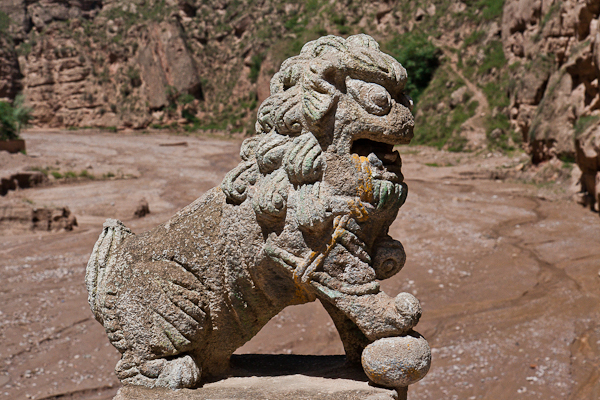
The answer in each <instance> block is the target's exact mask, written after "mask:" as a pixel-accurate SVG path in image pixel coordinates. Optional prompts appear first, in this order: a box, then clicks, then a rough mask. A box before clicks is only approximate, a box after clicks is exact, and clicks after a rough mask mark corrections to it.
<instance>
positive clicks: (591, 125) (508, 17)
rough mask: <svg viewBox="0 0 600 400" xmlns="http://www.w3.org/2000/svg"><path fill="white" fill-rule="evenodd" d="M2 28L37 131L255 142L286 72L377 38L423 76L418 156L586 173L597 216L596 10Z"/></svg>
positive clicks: (87, 7) (185, 7) (195, 11)
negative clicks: (296, 62) (437, 151)
mask: <svg viewBox="0 0 600 400" xmlns="http://www.w3.org/2000/svg"><path fill="white" fill-rule="evenodd" d="M0 12H3V13H4V15H8V16H9V17H10V27H9V28H8V29H5V32H7V34H5V35H4V36H3V37H2V38H0V40H4V41H8V42H10V43H13V42H14V46H12V45H4V44H3V45H2V46H0V60H2V61H1V62H0V65H1V68H0V97H9V98H12V97H14V95H15V94H16V93H17V92H18V91H20V90H22V91H23V93H24V94H25V96H26V98H27V101H28V105H29V106H30V107H32V109H33V111H34V116H35V117H36V119H35V121H34V122H35V123H36V124H38V125H42V126H55V127H87V126H103V127H114V128H127V127H130V128H138V129H139V128H146V127H154V128H164V127H178V129H188V130H196V129H205V130H206V129H214V130H227V131H230V132H245V133H253V132H254V126H253V123H254V122H253V121H254V119H255V114H256V108H257V106H258V104H260V102H261V101H262V100H264V99H265V98H266V97H267V96H268V93H269V79H270V77H271V76H272V74H273V73H274V72H275V71H276V70H277V69H278V68H279V65H280V63H281V61H282V60H284V59H285V58H287V57H290V56H292V55H294V54H298V53H299V51H300V48H301V47H302V45H303V44H304V43H306V42H307V41H309V40H313V39H315V38H317V37H319V36H322V35H325V34H336V35H342V36H347V35H349V34H355V33H360V32H364V33H367V34H370V35H372V36H373V37H375V38H376V39H377V40H378V41H379V42H380V43H381V44H382V47H383V49H384V50H385V51H386V52H388V53H390V54H392V55H394V56H395V57H396V58H398V59H399V60H400V61H401V62H402V63H403V64H405V66H406V67H407V69H409V75H410V76H411V78H412V81H411V83H410V85H409V87H408V88H407V90H408V92H409V94H411V95H412V96H413V97H415V100H416V106H415V116H416V129H415V140H414V141H415V142H417V143H423V144H430V145H435V146H437V147H441V148H446V149H450V150H461V149H481V148H486V147H487V148H490V149H500V150H503V151H511V150H514V149H518V148H520V147H523V148H525V149H526V151H528V153H530V155H531V160H532V163H533V164H534V165H536V164H540V163H544V162H546V161H549V160H554V162H555V163H558V164H560V162H563V163H565V165H566V166H567V167H569V168H570V166H571V165H572V163H573V162H575V161H577V164H578V165H579V167H580V169H581V171H582V173H583V177H582V179H581V181H582V190H583V192H582V193H583V195H582V196H583V197H582V199H581V200H582V201H584V202H587V203H588V204H591V205H592V207H594V205H593V204H594V202H598V199H597V197H598V195H597V192H598V189H597V186H598V185H597V184H596V183H595V182H596V181H597V180H598V177H597V174H598V172H597V171H598V169H600V167H599V166H598V164H599V162H598V154H599V149H598V146H597V143H598V139H597V137H598V135H600V133H599V132H600V127H599V124H600V118H598V114H599V113H600V111H599V110H598V109H599V108H600V89H599V88H598V76H599V67H598V66H599V65H600V37H599V36H598V35H599V34H598V24H599V22H598V15H599V12H600V3H599V2H598V1H596V0H566V1H558V0H465V1H459V0H419V1H414V2H400V1H386V2H369V3H365V2H358V1H348V2H345V3H338V2H334V3H330V2H328V1H325V0H303V1H299V2H298V3H294V4H291V3H286V2H283V1H279V0H254V1H251V0H219V1H214V2H202V1H199V0H73V1H68V2H67V1H63V0H7V1H3V2H2V3H1V4H0ZM0 15H2V14H0ZM8 33H10V35H9V34H8ZM8 42H7V43H8ZM17 58H18V61H17ZM21 77H22V78H21ZM557 160H560V162H559V161H557ZM558 164H557V165H558ZM559 170H560V167H559ZM565 170H568V168H566V169H565ZM552 176H554V175H552V174H549V177H552ZM592 199H595V200H594V201H592Z"/></svg>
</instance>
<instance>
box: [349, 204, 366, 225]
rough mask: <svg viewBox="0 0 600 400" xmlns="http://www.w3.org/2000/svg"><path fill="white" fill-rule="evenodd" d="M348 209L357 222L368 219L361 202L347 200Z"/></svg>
mask: <svg viewBox="0 0 600 400" xmlns="http://www.w3.org/2000/svg"><path fill="white" fill-rule="evenodd" d="M348 207H350V212H351V213H352V216H353V217H354V219H356V220H357V221H358V222H364V221H366V220H367V219H369V212H368V211H367V209H366V208H365V206H364V204H363V203H362V201H354V200H349V201H348Z"/></svg>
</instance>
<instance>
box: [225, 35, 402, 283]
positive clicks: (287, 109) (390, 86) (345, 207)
mask: <svg viewBox="0 0 600 400" xmlns="http://www.w3.org/2000/svg"><path fill="white" fill-rule="evenodd" d="M406 79H407V75H406V70H405V69H404V68H403V67H402V65H400V63H398V62H397V61H396V60H395V59H394V58H392V57H390V56H389V55H387V54H385V53H383V52H381V51H380V50H379V45H378V44H377V42H376V41H375V40H374V39H373V38H371V37H370V36H367V35H362V34H361V35H355V36H350V37H349V38H348V39H343V38H340V37H336V36H326V37H322V38H320V39H318V40H315V41H312V42H309V43H307V44H306V45H305V46H304V47H303V48H302V51H301V52H300V54H299V55H298V56H295V57H292V58H289V59H288V60H286V61H284V62H283V64H282V66H281V70H280V71H279V72H278V73H276V74H275V75H274V76H273V78H272V79H271V85H270V88H271V95H270V97H269V98H267V99H266V100H265V101H264V102H263V103H262V104H261V106H260V108H259V110H258V117H257V122H256V131H257V135H256V136H255V137H252V138H250V139H247V140H245V141H244V143H243V145H242V148H241V151H240V156H241V158H242V162H241V163H240V164H239V165H238V167H237V168H235V169H234V170H232V171H231V172H229V174H227V176H226V177H225V179H224V181H223V183H222V185H221V188H222V190H223V192H224V193H225V194H226V196H227V199H228V201H229V202H230V203H233V204H241V203H242V202H245V201H251V202H252V206H253V209H254V211H255V213H256V217H257V220H258V222H259V223H260V224H261V225H263V226H264V227H266V228H268V227H276V226H279V227H281V226H282V224H285V221H286V220H289V218H287V216H289V215H288V214H289V212H288V210H289V208H290V207H288V206H289V205H288V203H289V202H290V201H291V208H292V209H293V220H294V224H297V226H298V228H299V229H300V230H302V231H304V232H313V233H317V234H318V233H319V232H325V231H328V232H331V226H332V225H333V224H334V222H333V221H334V219H335V218H336V217H339V216H342V215H351V217H352V218H351V219H352V223H354V224H355V225H356V229H354V231H356V235H357V236H358V237H359V239H360V241H361V242H362V243H363V245H364V246H363V247H365V248H366V249H367V251H368V252H369V253H375V252H376V249H375V248H374V247H377V246H378V245H374V242H375V241H377V239H382V238H386V235H387V229H388V227H389V225H390V224H391V222H392V221H393V220H394V218H395V217H396V213H397V211H398V209H399V207H400V206H401V205H402V204H403V202H404V200H405V198H406V185H405V184H404V183H403V177H402V174H401V172H400V169H401V160H400V157H399V154H398V153H397V152H396V151H394V150H393V147H394V145H396V144H402V143H408V142H410V139H411V138H412V135H413V133H412V131H413V125H414V119H413V116H412V113H411V108H412V100H411V99H410V98H409V97H408V96H407V95H405V94H404V85H405V83H406ZM273 229H275V228H273ZM267 230H268V229H267ZM317 236H318V235H317ZM380 241H381V240H380ZM396 247H397V246H396ZM402 253H403V252H402ZM402 255H403V254H402ZM400 258H401V257H400ZM384 261H385V260H384ZM382 262H383V261H382ZM402 264H403V260H402ZM399 268H401V265H400V266H399ZM399 268H393V269H394V271H391V273H395V272H397V270H399ZM385 275H388V274H387V273H386V274H385Z"/></svg>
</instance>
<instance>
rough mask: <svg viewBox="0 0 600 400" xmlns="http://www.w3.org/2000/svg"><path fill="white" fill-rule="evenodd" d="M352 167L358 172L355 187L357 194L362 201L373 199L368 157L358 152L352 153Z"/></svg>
mask: <svg viewBox="0 0 600 400" xmlns="http://www.w3.org/2000/svg"><path fill="white" fill-rule="evenodd" d="M352 162H353V163H354V168H356V170H357V171H358V173H359V178H358V182H359V183H358V186H357V188H356V190H357V192H358V196H359V197H360V199H361V200H362V201H366V202H368V203H371V202H372V201H373V181H372V180H371V163H370V162H369V159H368V158H367V157H364V156H359V155H358V154H352Z"/></svg>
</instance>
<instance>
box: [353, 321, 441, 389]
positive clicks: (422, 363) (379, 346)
mask: <svg viewBox="0 0 600 400" xmlns="http://www.w3.org/2000/svg"><path fill="white" fill-rule="evenodd" d="M361 362H362V366H363V369H364V371H365V373H366V374H367V376H368V377H369V379H370V380H371V381H373V382H374V383H376V384H378V385H382V386H386V387H393V388H398V387H406V386H408V385H411V384H413V383H415V382H418V381H419V380H421V379H422V378H423V377H424V376H425V375H426V374H427V372H428V371H429V367H430V365H431V349H430V348H429V344H428V343H427V340H425V338H424V337H423V336H421V335H420V334H418V333H417V332H414V331H411V332H410V333H409V334H407V335H406V336H398V337H389V338H383V339H379V340H376V341H375V342H373V343H371V344H370V345H368V346H367V347H366V348H365V350H364V351H363V353H362V359H361Z"/></svg>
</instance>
